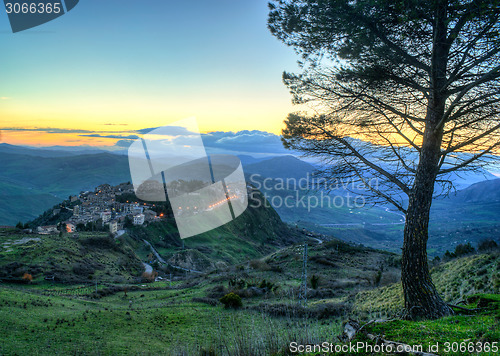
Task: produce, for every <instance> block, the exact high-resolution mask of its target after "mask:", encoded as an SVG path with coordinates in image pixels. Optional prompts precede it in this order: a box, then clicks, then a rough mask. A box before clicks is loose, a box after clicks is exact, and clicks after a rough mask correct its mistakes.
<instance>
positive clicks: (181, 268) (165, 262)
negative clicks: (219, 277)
mask: <svg viewBox="0 0 500 356" xmlns="http://www.w3.org/2000/svg"><path fill="white" fill-rule="evenodd" d="M142 241H144V243H145V244H146V245H148V246H149V248H150V249H151V252H153V254H154V255H155V256H156V259H157V260H158V261H159V262H161V263H163V264H166V265H169V266H171V267H173V268H175V269H180V270H182V271H186V272H192V273H203V272H201V271H196V270H194V269H189V268H184V267H180V266H174V265H173V264H171V263H168V262H167V261H165V260H164V259H163V258H162V257H161V256H160V254H159V253H158V251H156V250H155V248H154V247H153V245H151V243H150V242H149V241H147V240H142Z"/></svg>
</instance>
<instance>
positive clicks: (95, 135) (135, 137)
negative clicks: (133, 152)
mask: <svg viewBox="0 0 500 356" xmlns="http://www.w3.org/2000/svg"><path fill="white" fill-rule="evenodd" d="M78 136H81V137H99V138H114V139H131V140H135V139H138V138H139V136H137V135H128V136H121V135H101V134H88V135H78Z"/></svg>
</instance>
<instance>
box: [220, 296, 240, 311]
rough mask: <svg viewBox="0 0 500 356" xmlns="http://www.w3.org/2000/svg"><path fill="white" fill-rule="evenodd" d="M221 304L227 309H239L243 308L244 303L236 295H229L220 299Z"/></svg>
mask: <svg viewBox="0 0 500 356" xmlns="http://www.w3.org/2000/svg"><path fill="white" fill-rule="evenodd" d="M220 302H221V303H222V304H224V307H225V308H233V309H238V308H241V307H242V306H243V302H242V301H241V297H240V296H239V295H238V294H235V293H229V294H226V295H225V296H223V297H222V298H221V299H220Z"/></svg>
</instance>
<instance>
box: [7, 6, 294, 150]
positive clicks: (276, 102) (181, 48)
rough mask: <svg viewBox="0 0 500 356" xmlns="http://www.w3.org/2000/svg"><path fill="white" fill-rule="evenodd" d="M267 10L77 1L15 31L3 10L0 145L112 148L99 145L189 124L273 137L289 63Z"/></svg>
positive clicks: (283, 107) (284, 103)
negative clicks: (269, 24) (49, 18)
mask: <svg viewBox="0 0 500 356" xmlns="http://www.w3.org/2000/svg"><path fill="white" fill-rule="evenodd" d="M267 13H268V9H267V1H266V0H210V1H207V0H189V1H172V0H161V1H160V0H141V1H138V0H134V1H133V0H86V1H80V3H79V4H78V5H77V6H76V7H75V8H74V9H73V10H72V11H71V12H69V13H67V14H65V15H64V16H61V17H59V18H58V19H55V20H53V21H51V22H49V23H46V24H44V25H41V26H39V27H36V28H33V29H30V30H27V31H23V32H19V33H15V34H13V33H12V31H11V29H10V25H9V22H8V19H7V14H6V13H5V12H3V11H2V12H0V43H1V46H2V65H1V66H0V78H2V80H1V82H0V118H1V119H0V120H1V121H0V142H7V143H11V144H23V145H35V146H52V145H95V146H102V145H114V144H115V143H116V142H118V140H119V137H114V138H112V137H102V136H120V135H125V136H130V135H131V134H134V133H136V131H137V130H141V129H144V128H148V127H158V126H164V125H167V124H169V123H171V122H174V121H177V120H181V119H184V118H188V117H196V118H197V120H198V124H199V127H200V130H201V131H202V132H211V131H234V132H236V131H241V130H260V131H265V132H270V133H274V134H279V133H280V131H281V128H282V127H283V120H284V119H285V118H286V116H287V114H288V113H289V112H292V111H296V110H297V108H296V107H294V106H293V105H292V104H291V96H290V94H289V92H288V89H287V88H286V87H285V86H284V85H283V83H282V81H281V74H282V72H283V71H284V70H287V71H298V70H299V68H298V65H297V63H296V61H297V59H298V56H297V55H296V54H295V53H294V51H293V49H291V48H289V47H286V46H285V45H284V44H282V43H281V42H279V41H278V40H277V39H276V38H274V37H273V36H272V35H271V34H270V32H269V30H268V29H267V23H266V22H267ZM19 129H22V130H19ZM98 135H99V137H96V136H98Z"/></svg>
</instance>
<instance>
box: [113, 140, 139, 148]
mask: <svg viewBox="0 0 500 356" xmlns="http://www.w3.org/2000/svg"><path fill="white" fill-rule="evenodd" d="M133 142H134V140H118V141H116V143H115V146H116V147H125V148H128V147H129V146H130V145H131V144H132V143H133Z"/></svg>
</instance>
